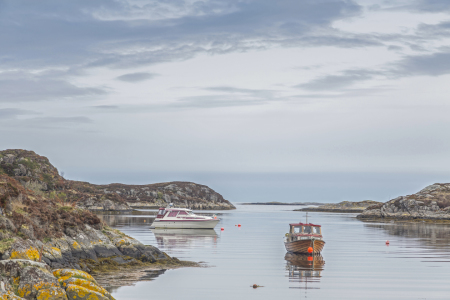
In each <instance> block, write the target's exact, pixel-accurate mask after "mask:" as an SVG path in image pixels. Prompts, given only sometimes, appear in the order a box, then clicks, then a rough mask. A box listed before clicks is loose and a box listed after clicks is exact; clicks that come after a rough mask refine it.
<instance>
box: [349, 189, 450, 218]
mask: <svg viewBox="0 0 450 300" xmlns="http://www.w3.org/2000/svg"><path fill="white" fill-rule="evenodd" d="M358 218H366V219H367V218H372V219H379V218H392V219H406V220H410V219H430V220H450V183H435V184H433V185H430V186H427V187H426V188H424V189H423V190H421V191H419V192H418V193H416V194H412V195H407V196H400V197H397V198H395V199H392V200H390V201H388V202H386V203H380V204H377V205H373V206H369V207H368V208H366V209H365V210H364V211H363V213H362V214H360V215H358Z"/></svg>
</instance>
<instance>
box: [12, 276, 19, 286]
mask: <svg viewBox="0 0 450 300" xmlns="http://www.w3.org/2000/svg"><path fill="white" fill-rule="evenodd" d="M19 282H20V277H19V276H17V277H13V284H14V285H19Z"/></svg>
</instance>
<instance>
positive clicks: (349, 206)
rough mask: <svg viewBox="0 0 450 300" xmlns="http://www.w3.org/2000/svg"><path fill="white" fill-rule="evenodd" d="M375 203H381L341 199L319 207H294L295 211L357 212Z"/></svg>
mask: <svg viewBox="0 0 450 300" xmlns="http://www.w3.org/2000/svg"><path fill="white" fill-rule="evenodd" d="M377 204H381V202H377V201H373V200H364V201H359V202H351V201H342V202H339V203H327V204H325V205H321V206H319V207H305V208H302V209H295V211H316V212H340V213H359V212H363V211H364V209H366V208H367V207H369V206H372V205H377Z"/></svg>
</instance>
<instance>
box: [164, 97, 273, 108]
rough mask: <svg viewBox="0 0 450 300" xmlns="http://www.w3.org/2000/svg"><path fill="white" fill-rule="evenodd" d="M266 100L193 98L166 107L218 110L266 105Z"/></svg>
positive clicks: (180, 100)
mask: <svg viewBox="0 0 450 300" xmlns="http://www.w3.org/2000/svg"><path fill="white" fill-rule="evenodd" d="M266 103H267V100H261V99H248V98H242V97H233V96H228V95H210V96H193V97H185V98H182V99H179V101H177V102H174V103H172V104H170V105H169V106H168V107H174V108H218V107H234V106H249V105H261V104H266Z"/></svg>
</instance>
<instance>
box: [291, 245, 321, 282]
mask: <svg viewBox="0 0 450 300" xmlns="http://www.w3.org/2000/svg"><path fill="white" fill-rule="evenodd" d="M284 259H285V260H286V262H287V263H286V270H287V271H288V272H289V282H294V283H298V284H296V285H295V286H293V287H292V286H290V287H289V288H291V289H320V288H319V287H317V284H318V283H319V281H320V277H322V271H323V269H324V265H325V261H324V259H323V257H322V256H321V255H315V256H310V255H307V254H294V253H291V252H288V253H286V255H285V256H284ZM308 284H309V286H308Z"/></svg>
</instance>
